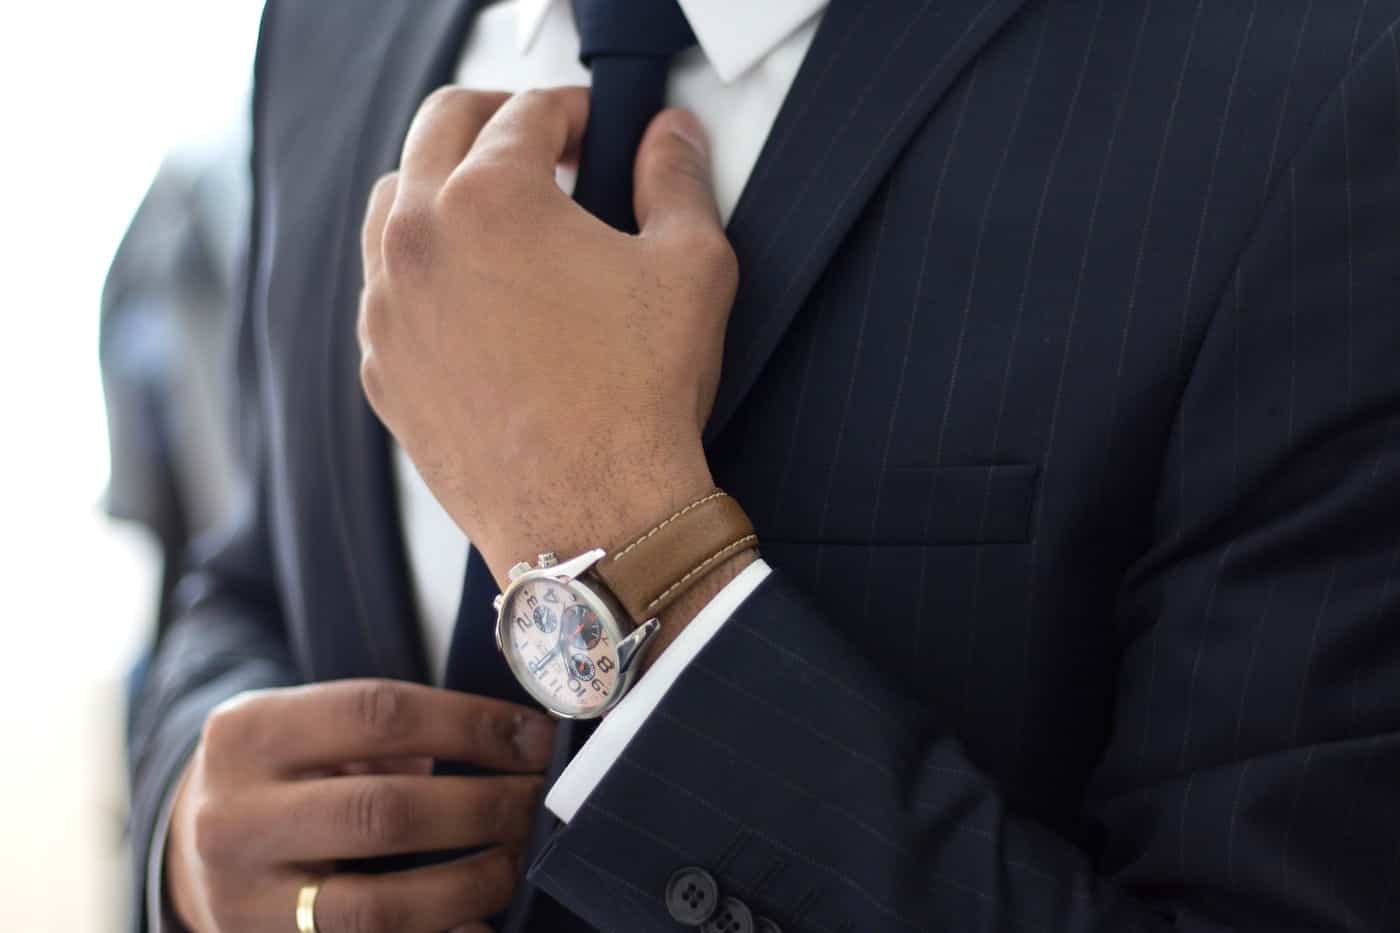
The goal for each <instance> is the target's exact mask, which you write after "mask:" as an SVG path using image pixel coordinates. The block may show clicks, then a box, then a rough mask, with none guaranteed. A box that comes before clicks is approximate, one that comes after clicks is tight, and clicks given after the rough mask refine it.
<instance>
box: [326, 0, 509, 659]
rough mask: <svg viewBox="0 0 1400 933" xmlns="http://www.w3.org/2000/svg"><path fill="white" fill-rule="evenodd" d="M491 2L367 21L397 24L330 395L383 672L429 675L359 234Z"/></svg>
mask: <svg viewBox="0 0 1400 933" xmlns="http://www.w3.org/2000/svg"><path fill="white" fill-rule="evenodd" d="M484 5H485V2H483V0H419V2H415V3H408V4H383V5H377V6H376V10H377V11H382V12H383V14H384V18H385V20H386V22H385V23H384V24H382V25H376V24H367V25H365V26H364V28H365V29H366V30H367V31H368V30H370V29H375V30H378V29H384V30H392V38H391V39H390V40H389V42H388V43H387V45H386V50H385V54H384V55H383V57H382V58H381V59H380V60H379V61H378V62H377V63H376V64H375V65H374V66H373V67H375V68H376V70H377V76H378V80H377V81H376V83H375V85H374V92H373V95H372V99H371V102H370V105H369V106H368V107H366V108H365V112H364V114H365V115H364V123H363V125H362V127H361V130H360V134H359V145H358V146H357V147H356V149H355V151H354V152H353V153H347V154H346V155H347V157H348V158H349V159H351V160H352V161H353V169H352V171H351V174H350V177H349V179H348V182H347V184H346V185H345V187H344V188H343V190H344V192H345V196H346V198H347V199H348V200H347V203H346V204H345V205H344V206H343V207H342V211H343V214H342V216H343V218H344V221H343V223H342V224H341V227H340V229H339V231H338V235H339V245H338V249H337V250H336V255H337V256H339V257H340V265H339V268H338V270H337V274H336V277H335V280H334V286H333V289H332V290H331V291H330V300H331V305H330V313H329V314H328V320H329V322H330V331H331V333H330V335H329V337H328V339H329V340H330V341H331V345H332V347H331V358H330V366H329V368H328V371H327V382H328V384H327V386H326V392H327V396H328V404H329V406H330V410H331V417H330V418H329V419H328V422H327V425H326V430H327V432H328V437H327V439H326V442H327V444H328V445H329V449H330V450H332V451H337V452H338V456H337V457H336V458H335V462H336V465H337V468H336V469H333V470H331V471H329V473H328V475H327V476H326V477H325V482H326V486H327V491H328V492H329V493H330V496H331V499H332V508H333V510H334V512H335V514H336V516H337V521H338V523H339V525H340V529H341V530H342V531H343V538H344V542H345V549H346V551H347V552H348V553H347V554H346V558H347V559H348V560H349V561H350V563H351V565H352V566H350V567H349V568H347V569H348V582H349V583H350V585H351V586H352V587H353V588H354V590H355V592H354V593H353V597H354V601H355V604H356V611H357V612H358V613H359V614H360V615H361V617H362V619H361V621H362V630H363V631H365V632H367V633H368V634H369V637H370V638H371V639H372V640H373V642H374V644H373V645H372V646H371V650H372V652H373V655H374V657H375V658H376V659H377V662H378V663H377V666H378V667H379V668H380V669H381V674H382V675H383V676H390V677H398V678H402V679H411V680H419V681H422V680H425V679H426V677H427V664H426V659H425V657H424V653H423V647H422V641H421V636H420V635H419V632H418V627H417V618H418V614H417V607H416V606H415V605H414V600H413V597H412V591H411V589H410V588H409V579H410V577H409V573H408V562H407V555H406V553H405V550H404V546H403V545H404V542H403V538H402V533H401V529H400V523H399V515H398V503H397V502H396V500H395V496H394V492H393V491H394V484H393V472H392V464H391V457H390V448H389V442H388V434H387V432H386V431H385V430H384V427H383V425H382V424H381V423H380V421H379V419H378V418H377V417H376V416H375V415H374V412H373V411H372V410H371V409H370V407H369V404H368V403H367V401H366V400H365V398H364V395H363V393H362V392H361V390H360V379H359V363H360V354H359V348H358V346H357V344H356V340H355V328H354V309H355V308H356V305H357V303H358V294H359V288H360V282H361V279H362V277H363V270H362V269H361V265H360V248H359V230H360V222H361V218H362V217H363V214H364V205H365V203H366V200H367V198H368V195H369V189H370V187H371V186H372V185H373V183H374V181H375V179H377V178H378V177H379V176H380V175H382V174H384V173H385V172H387V171H390V170H391V169H393V168H394V167H395V166H396V165H397V164H398V159H399V152H400V149H401V147H402V143H403V138H404V135H405V134H406V133H407V132H408V124H409V122H410V121H411V119H412V117H413V114H414V113H415V112H416V111H417V109H418V104H419V103H420V102H421V101H422V100H423V98H424V97H425V96H426V95H427V94H428V93H429V92H430V91H431V90H433V89H434V88H436V87H438V86H440V85H442V84H446V83H448V82H449V81H450V80H451V79H452V73H453V69H454V67H455V63H456V60H457V56H458V54H459V52H460V50H461V48H462V43H463V41H464V38H465V34H466V30H467V29H468V27H469V24H470V22H471V18H472V16H473V15H474V14H475V12H476V11H477V9H479V8H480V7H481V6H484ZM375 15H379V14H378V13H376V14H375ZM381 34H382V33H381Z"/></svg>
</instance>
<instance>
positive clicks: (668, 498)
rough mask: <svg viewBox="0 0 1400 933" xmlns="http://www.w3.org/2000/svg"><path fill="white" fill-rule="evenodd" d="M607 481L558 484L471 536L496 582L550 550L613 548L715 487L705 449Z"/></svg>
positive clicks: (504, 580) (562, 554) (572, 552)
mask: <svg viewBox="0 0 1400 933" xmlns="http://www.w3.org/2000/svg"><path fill="white" fill-rule="evenodd" d="M607 475H609V476H611V477H614V479H612V481H611V482H609V481H600V482H598V483H594V484H580V485H577V486H570V487H568V488H559V489H556V490H555V491H554V492H552V493H550V494H546V495H543V496H538V497H536V498H535V499H534V500H533V501H530V502H528V503H525V504H522V505H520V506H518V507H516V508H515V509H513V510H511V512H512V514H509V515H507V514H506V513H505V512H504V511H503V512H502V514H503V516H505V523H504V524H503V525H502V526H500V527H498V528H496V529H494V530H493V531H491V532H488V533H486V534H482V535H480V536H479V537H477V538H474V539H473V543H474V544H475V545H476V546H477V547H478V548H479V549H480V551H481V556H482V558H483V559H484V560H485V561H486V564H487V566H488V567H490V569H491V573H492V575H493V576H494V577H495V578H496V582H497V583H498V584H499V585H500V586H501V587H502V589H504V588H505V586H506V585H507V583H508V582H509V581H508V580H507V570H508V569H509V568H510V567H511V566H512V565H513V564H515V563H517V562H518V561H522V560H533V558H534V557H535V556H536V555H539V554H542V553H545V552H553V553H556V554H558V555H560V557H562V558H568V557H572V556H574V555H576V554H581V553H583V552H584V551H587V550H590V549H592V548H596V547H601V548H603V549H605V550H609V551H610V550H612V549H614V548H616V547H618V546H620V544H621V543H622V542H624V541H626V540H627V539H628V538H629V536H631V535H634V534H635V533H637V532H638V531H639V530H641V529H645V528H647V527H649V526H651V525H654V524H655V523H656V522H657V520H658V518H659V517H664V516H666V515H669V514H671V513H673V512H675V511H676V510H677V509H679V508H681V507H682V506H684V505H686V504H687V503H689V502H692V501H694V500H695V499H697V498H699V497H700V496H703V495H704V494H705V493H707V492H709V491H710V490H711V489H713V488H714V478H713V477H712V476H711V474H710V470H709V466H708V465H707V464H706V463H705V459H704V456H703V454H702V455H700V456H699V457H691V458H687V459H686V460H678V461H675V462H673V464H672V465H670V466H665V467H657V468H655V469H643V470H637V471H635V473H634V478H633V479H631V480H630V481H623V480H620V479H618V477H620V476H621V475H622V473H621V471H607Z"/></svg>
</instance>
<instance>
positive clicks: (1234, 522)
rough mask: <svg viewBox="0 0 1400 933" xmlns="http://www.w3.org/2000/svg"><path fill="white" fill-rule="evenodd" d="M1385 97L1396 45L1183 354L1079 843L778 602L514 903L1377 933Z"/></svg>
mask: <svg viewBox="0 0 1400 933" xmlns="http://www.w3.org/2000/svg"><path fill="white" fill-rule="evenodd" d="M1398 63H1400V58H1397V55H1396V48H1395V40H1394V35H1393V32H1392V33H1390V34H1387V35H1386V36H1385V37H1384V38H1383V39H1382V41H1381V42H1380V43H1379V44H1378V45H1376V46H1375V47H1374V48H1372V49H1371V50H1370V51H1369V52H1367V53H1366V54H1365V55H1364V56H1362V57H1361V58H1360V59H1359V60H1358V61H1357V63H1356V65H1355V66H1354V68H1353V69H1352V71H1351V73H1350V74H1349V75H1348V77H1347V79H1346V80H1345V82H1344V83H1343V85H1342V86H1341V87H1340V88H1339V89H1338V90H1337V92H1336V93H1335V94H1334V95H1333V96H1332V97H1331V98H1330V99H1329V101H1328V103H1327V105H1326V106H1325V107H1324V109H1323V110H1322V111H1321V112H1320V113H1319V115H1318V117H1317V119H1316V122H1315V123H1314V125H1313V127H1312V129H1311V130H1310V132H1309V134H1308V136H1307V137H1306V139H1305V140H1304V142H1303V143H1302V145H1301V147H1300V148H1299V149H1298V150H1297V151H1296V152H1295V153H1294V154H1293V156H1292V158H1291V160H1290V161H1289V162H1288V163H1287V167H1286V168H1284V169H1283V170H1282V171H1281V173H1280V174H1279V175H1278V176H1277V178H1276V179H1275V181H1274V183H1273V184H1272V186H1271V193H1270V195H1269V198H1268V201H1267V203H1266V204H1265V206H1264V208H1263V212H1262V214H1261V216H1260V220H1259V223H1258V225H1257V228H1256V229H1255V230H1254V232H1253V233H1252V234H1251V236H1250V238H1249V240H1248V241H1247V242H1246V243H1245V244H1243V245H1242V250H1241V254H1240V258H1239V261H1238V264H1237V266H1236V269H1235V274H1234V276H1233V277H1232V279H1231V281H1230V282H1229V283H1228V285H1227V287H1226V288H1225V289H1224V290H1223V292H1222V295H1221V297H1220V300H1219V302H1218V305H1217V307H1216V308H1215V310H1214V313H1213V316H1212V318H1211V321H1210V323H1209V324H1208V326H1207V328H1206V331H1205V333H1204V335H1203V336H1202V337H1201V338H1200V343H1199V345H1198V346H1197V347H1195V348H1194V351H1195V358H1194V362H1193V364H1192V365H1191V369H1190V375H1189V378H1188V381H1187V384H1186V386H1185V389H1184V392H1183V394H1182V396H1181V400H1180V404H1179V408H1178V410H1177V412H1176V416H1175V421H1174V424H1173V426H1172V436H1171V443H1170V447H1169V453H1168V455H1167V457H1166V459H1165V462H1163V464H1162V471H1161V488H1160V491H1159V498H1158V502H1157V505H1156V512H1155V522H1154V528H1153V535H1152V543H1151V546H1150V548H1149V549H1148V551H1147V553H1146V554H1144V555H1143V557H1142V559H1141V560H1139V561H1138V562H1137V563H1135V564H1134V566H1133V568H1132V569H1131V572H1130V573H1129V574H1128V575H1127V576H1126V577H1125V578H1124V579H1123V580H1122V581H1121V589H1120V594H1121V595H1120V599H1119V601H1118V604H1117V606H1116V607H1115V610H1114V615H1113V617H1112V618H1107V619H1105V620H1104V629H1105V637H1116V639H1117V641H1118V643H1119V644H1120V645H1121V646H1122V653H1121V662H1120V678H1119V682H1118V683H1119V689H1118V691H1117V693H1116V697H1115V699H1114V703H1115V708H1114V710H1113V722H1114V728H1113V732H1112V735H1111V737H1110V739H1109V741H1108V743H1107V746H1106V748H1105V749H1104V752H1103V754H1102V758H1101V761H1100V762H1099V763H1098V767H1097V772H1096V776H1095V778H1094V780H1093V781H1092V783H1091V785H1090V786H1089V787H1088V788H1087V789H1086V793H1085V798H1084V804H1083V812H1082V816H1081V820H1080V822H1081V824H1082V825H1083V826H1084V828H1085V832H1084V833H1083V834H1082V838H1083V839H1090V840H1097V841H1096V842H1093V843H1091V844H1086V845H1089V846H1090V847H1084V846H1081V845H1075V844H1072V843H1071V842H1070V841H1068V840H1067V839H1065V838H1062V837H1060V836H1057V835H1056V834H1054V833H1052V832H1051V831H1050V830H1048V829H1047V828H1046V827H1044V826H1043V825H1041V824H1038V823H1037V822H1036V821H1034V820H1033V819H1030V818H1028V817H1026V816H1025V815H1023V814H1020V813H1018V812H1016V811H1015V810H1014V809H1013V808H1011V807H1010V806H1009V805H1008V804H1007V803H1006V801H1005V798H1004V797H1003V795H1002V793H1001V792H1000V790H999V788H998V787H997V785H996V783H994V782H993V781H992V780H991V779H990V778H989V777H988V776H987V775H986V774H985V773H984V772H983V771H982V770H980V769H979V768H978V766H977V764H976V763H975V762H973V761H972V760H970V759H969V757H968V756H967V755H966V754H965V753H964V751H963V749H962V747H961V746H960V744H959V742H958V740H957V739H956V737H955V736H954V735H952V734H950V733H948V732H945V731H940V730H939V729H938V728H936V727H930V726H928V725H927V723H926V722H925V721H924V720H923V719H922V718H917V714H916V712H915V711H914V710H913V709H911V707H912V706H913V704H910V703H908V702H907V701H905V700H902V698H901V696H900V695H899V694H898V693H897V692H896V690H895V687H894V686H893V685H892V683H891V680H890V679H889V678H887V677H885V676H882V673H881V671H880V670H879V669H877V668H875V667H874V666H872V665H871V664H869V663H867V662H866V661H865V660H864V659H863V657H862V654H861V651H860V647H861V646H860V645H859V644H856V643H854V642H852V641H848V640H846V639H845V638H844V637H843V636H842V635H841V634H840V632H839V631H838V628H837V627H836V626H835V625H834V624H832V622H831V621H830V620H829V619H828V618H827V617H826V616H825V615H824V611H823V607H821V606H819V605H815V604H814V603H813V602H812V601H811V600H809V599H808V598H807V597H806V596H805V595H804V593H802V592H800V591H799V589H798V588H797V587H796V586H795V585H794V584H793V583H792V582H791V581H790V580H789V579H787V578H786V577H785V576H784V574H783V573H782V572H781V570H777V571H775V572H774V573H773V575H772V576H771V577H769V578H768V579H767V580H766V581H765V582H764V583H763V584H762V585H761V586H760V587H759V589H758V590H757V591H756V592H755V593H754V595H753V596H751V597H750V598H749V599H748V600H747V601H746V602H745V603H744V604H743V605H742V606H741V607H740V609H739V611H738V612H737V613H736V614H735V615H734V616H733V617H732V618H731V619H730V620H729V622H728V623H727V624H726V625H725V626H724V628H723V629H722V630H720V631H719V633H718V634H717V635H716V636H715V637H714V639H713V640H712V641H711V642H710V643H709V644H708V646H707V647H706V648H705V650H704V651H703V652H702V653H701V654H700V655H699V657H698V658H697V659H696V660H695V661H694V662H693V663H692V664H691V665H690V666H689V667H688V668H687V670H686V671H685V673H684V674H683V675H682V676H681V677H680V678H679V679H678V680H677V682H676V683H675V684H674V686H673V687H672V688H671V690H670V691H669V693H668V694H667V696H666V697H665V699H664V700H663V701H662V702H661V704H660V706H659V707H658V708H657V710H656V712H655V714H653V715H652V716H651V717H650V718H649V719H648V720H647V722H646V723H645V724H644V726H643V727H642V729H641V730H640V731H639V732H638V734H637V735H636V737H635V738H634V739H633V740H632V742H631V743H630V744H629V745H628V746H627V748H626V749H625V750H624V752H623V753H622V755H621V756H620V757H619V758H618V760H617V762H616V764H614V765H613V767H612V768H611V769H610V770H609V772H608V773H607V774H606V775H605V776H604V778H603V780H602V781H601V782H600V783H599V784H598V786H597V788H596V789H595V790H594V791H593V793H592V794H591V795H590V796H589V797H588V799H587V801H586V802H585V803H584V804H583V806H582V808H581V809H580V810H579V811H578V813H577V815H576V816H575V817H574V819H573V820H571V821H570V823H569V825H568V826H567V827H565V828H564V829H562V830H561V831H560V832H559V833H558V834H557V835H556V837H555V838H554V840H553V842H552V844H551V846H550V847H549V848H548V849H546V851H545V852H544V853H543V854H542V855H541V857H540V858H539V859H538V860H537V861H536V863H535V865H534V866H533V875H532V877H533V878H534V879H535V881H536V882H537V883H538V884H539V885H541V886H542V887H544V888H545V889H546V890H548V891H549V892H550V893H551V894H552V895H553V896H555V897H556V898H558V899H559V900H561V901H562V902H563V903H565V904H566V905H568V906H569V907H571V908H572V909H573V910H575V911H576V912H577V913H579V914H580V915H581V916H582V917H584V919H586V920H588V921H589V922H590V923H592V924H593V925H594V926H596V927H597V928H598V929H600V930H602V931H606V933H623V931H627V933H633V931H675V930H680V929H683V927H682V926H681V925H679V924H678V923H677V922H676V921H674V920H672V919H671V917H670V915H669V914H668V910H667V907H666V897H665V892H666V887H667V883H668V879H669V878H670V877H671V876H672V874H673V873H674V872H676V871H677V870H678V869H681V868H683V867H688V866H697V867H699V868H702V869H704V870H705V871H707V872H708V873H709V874H710V875H711V876H712V877H713V878H715V879H716V880H717V882H718V887H719V890H720V893H721V895H726V894H727V895H733V896H735V897H737V898H739V899H740V900H742V901H744V902H745V903H746V904H747V905H748V906H749V907H750V908H751V909H752V911H753V912H754V913H755V914H762V915H765V916H767V917H769V918H770V919H771V920H773V921H776V923H777V924H779V925H780V926H781V929H782V930H784V931H787V933H799V931H802V933H805V931H853V933H854V931H862V933H864V931H936V930H938V931H941V930H957V931H990V930H1008V931H1011V930H1014V931H1021V930H1035V931H1047V933H1070V931H1075V933H1079V931H1100V933H1134V931H1143V933H1146V931H1158V933H1165V931H1181V933H1188V931H1189V933H1205V931H1215V930H1226V929H1230V930H1260V931H1264V930H1268V931H1279V930H1323V929H1348V930H1382V929H1394V928H1395V927H1396V925H1397V923H1400V895H1397V894H1394V893H1392V892H1393V889H1394V888H1395V887H1396V886H1397V881H1400V876H1397V868H1400V864H1397V855H1400V731H1397V730H1400V566H1397V565H1398V564H1400V171H1397V154H1400V116H1397V114H1400V99H1398V97H1397V89H1396V87H1397V81H1400V77H1397V76H1400V70H1397V68H1398V67H1400V64H1398ZM1304 377H1307V378H1304ZM1303 386H1306V387H1307V391H1306V392H1303V391H1301V387H1303ZM1241 644H1243V645H1252V646H1253V649H1252V650H1249V649H1246V650H1243V651H1242V650H1241V647H1240V646H1241ZM1237 657H1248V658H1250V660H1249V661H1248V663H1247V664H1242V665H1236V664H1233V663H1231V664H1223V663H1221V659H1222V658H1237ZM935 712H936V711H935ZM1092 712H1093V713H1094V714H1095V715H1098V714H1099V711H1097V710H1095V711H1092ZM1167 722H1172V723H1182V722H1184V724H1185V728H1184V729H1182V728H1176V727H1173V728H1166V727H1165V726H1164V725H1163V724H1164V723H1167ZM1163 762H1166V763H1167V764H1163Z"/></svg>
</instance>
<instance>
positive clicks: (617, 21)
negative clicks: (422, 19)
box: [443, 0, 695, 703]
mask: <svg viewBox="0 0 1400 933" xmlns="http://www.w3.org/2000/svg"><path fill="white" fill-rule="evenodd" d="M574 20H575V22H576V24H577V25H578V34H579V60H580V61H581V62H583V64H584V65H585V66H586V67H587V68H588V69H589V70H590V71H591V72H592V78H593V80H592V91H591V92H590V94H589V114H588V128H587V130H586V131H585V132H584V136H583V145H582V148H581V151H580V153H579V171H578V182H577V183H576V185H575V187H574V199H575V200H576V201H578V203H579V204H581V205H582V206H583V207H585V208H586V209H588V210H589V211H590V212H591V213H593V214H594V215H595V216H597V217H598V218H599V219H601V220H603V221H606V222H607V223H608V224H610V225H611V226H613V227H616V228H617V229H619V230H622V231H625V232H628V233H635V232H636V229H637V224H636V220H635V218H634V216H633V213H632V167H633V163H634V161H635V159H636V155H637V146H638V145H639V144H640V143H641V141H642V134H643V133H644V132H645V131H646V128H647V124H649V123H650V122H651V119H652V117H654V116H656V114H657V113H659V112H660V110H661V108H662V107H663V106H664V105H665V100H666V76H667V73H668V72H669V70H670V66H671V59H672V58H674V57H675V56H676V54H677V53H679V52H682V51H684V50H685V49H687V48H689V47H690V46H692V45H694V44H695V34H694V33H693V32H691V30H690V24H689V23H688V22H686V18H685V14H684V13H682V12H681V8H680V6H679V4H677V3H676V0H574ZM517 556H518V558H519V559H520V560H525V559H526V558H528V557H529V556H530V555H528V554H520V555H517ZM561 556H563V557H572V556H573V555H571V554H566V555H561ZM496 589H497V588H496V582H495V580H494V579H492V577H491V572H490V571H489V570H488V569H487V567H486V562H485V561H483V560H482V559H481V556H480V555H479V554H478V553H477V551H476V548H472V550H471V554H470V556H469V557H468V559H467V576H466V581H465V583H464V585H463V587H462V601H461V603H460V604H459V605H458V608H457V620H456V623H455V627H454V628H453V631H452V643H451V647H450V648H449V650H448V654H447V672H446V675H445V677H444V680H443V683H444V685H445V686H447V687H450V688H452V689H454V690H464V691H467V692H469V693H478V694H483V695H485V696H494V697H500V698H501V699H505V700H512V701H514V702H517V703H528V702H530V700H529V697H528V695H527V694H526V693H525V691H524V689H523V688H522V687H521V686H520V684H519V683H517V682H516V680H515V676H514V675H513V674H511V672H510V669H509V668H508V667H506V663H505V661H504V659H502V658H501V656H500V654H499V653H498V652H497V651H496V644H495V625H496V614H495V612H494V611H493V610H492V608H491V599H492V597H494V596H495V595H496Z"/></svg>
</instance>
